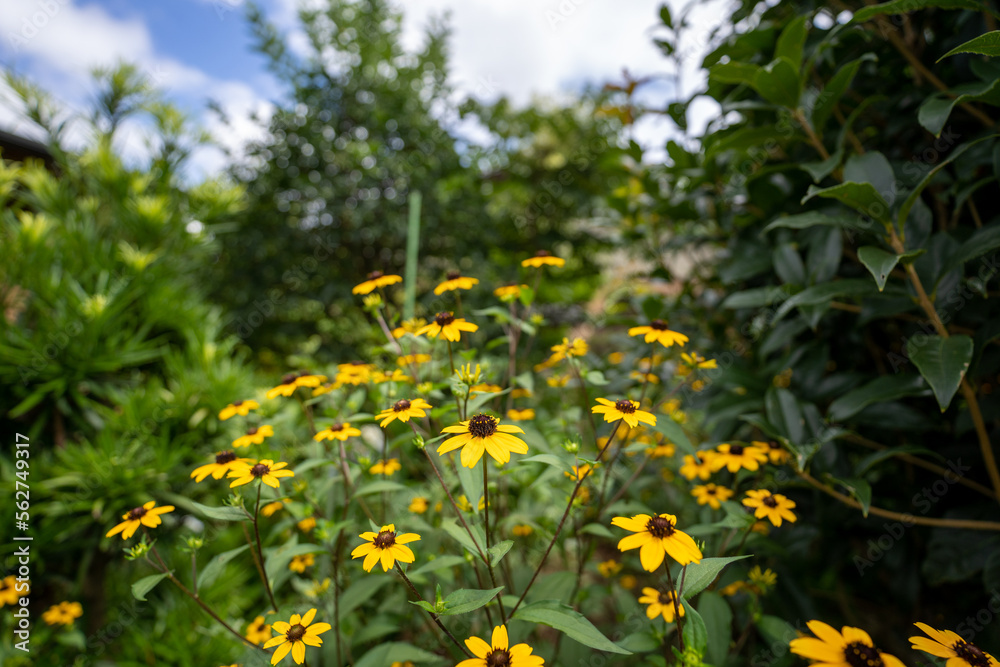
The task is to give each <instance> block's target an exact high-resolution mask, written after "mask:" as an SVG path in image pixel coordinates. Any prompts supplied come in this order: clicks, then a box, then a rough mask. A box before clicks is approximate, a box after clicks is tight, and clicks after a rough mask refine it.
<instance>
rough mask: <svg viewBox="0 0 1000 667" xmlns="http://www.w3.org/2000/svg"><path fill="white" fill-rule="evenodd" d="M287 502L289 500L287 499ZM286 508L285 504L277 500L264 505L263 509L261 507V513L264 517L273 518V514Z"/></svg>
mask: <svg viewBox="0 0 1000 667" xmlns="http://www.w3.org/2000/svg"><path fill="white" fill-rule="evenodd" d="M286 500H287V498H286ZM284 506H285V503H283V502H282V501H280V500H275V501H274V502H270V503H268V504H266V505H264V506H263V507H261V508H260V513H261V514H263V515H264V516H271V515H272V514H274V513H275V512H277V511H278V510H280V509H281V508H282V507H284Z"/></svg>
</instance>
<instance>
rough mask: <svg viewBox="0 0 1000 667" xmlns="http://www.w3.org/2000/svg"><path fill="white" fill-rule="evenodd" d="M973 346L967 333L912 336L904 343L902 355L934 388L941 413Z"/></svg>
mask: <svg viewBox="0 0 1000 667" xmlns="http://www.w3.org/2000/svg"><path fill="white" fill-rule="evenodd" d="M974 347H975V346H974V345H973V342H972V339H971V338H969V337H968V336H950V337H948V338H944V337H942V336H914V337H912V338H910V339H909V340H908V341H907V342H906V354H907V355H908V356H909V357H910V361H912V362H913V363H914V364H915V365H916V367H917V369H918V370H919V371H920V374H921V375H923V376H924V379H925V380H927V383H928V384H929V385H930V386H931V389H933V390H934V396H935V398H937V402H938V405H939V406H941V412H944V411H945V409H946V408H947V407H948V405H949V404H950V403H951V399H952V397H953V396H954V395H955V392H956V391H958V385H959V384H960V383H961V382H962V378H963V377H965V371H967V370H968V369H969V362H970V361H972V351H973V349H974Z"/></svg>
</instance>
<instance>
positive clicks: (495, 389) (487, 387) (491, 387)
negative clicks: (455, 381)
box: [469, 382, 503, 395]
mask: <svg viewBox="0 0 1000 667" xmlns="http://www.w3.org/2000/svg"><path fill="white" fill-rule="evenodd" d="M501 391H503V387H501V386H500V385H498V384H490V383H489V382H480V383H479V384H474V385H472V386H471V387H469V394H470V395H471V394H496V393H499V392H501Z"/></svg>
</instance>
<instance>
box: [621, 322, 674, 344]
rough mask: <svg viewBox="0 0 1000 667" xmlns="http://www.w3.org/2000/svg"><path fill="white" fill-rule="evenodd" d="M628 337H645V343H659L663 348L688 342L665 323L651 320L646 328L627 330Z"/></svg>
mask: <svg viewBox="0 0 1000 667" xmlns="http://www.w3.org/2000/svg"><path fill="white" fill-rule="evenodd" d="M628 335H629V336H645V338H644V340H645V341H646V342H647V343H659V344H660V345H662V346H663V347H670V346H671V345H680V346H682V347H683V345H684V343H686V342H688V337H687V336H685V335H684V334H682V333H678V332H676V331H671V330H670V329H668V328H667V323H666V322H665V321H663V320H653V321H652V322H650V323H649V325H648V326H641V327H632V328H631V329H629V330H628Z"/></svg>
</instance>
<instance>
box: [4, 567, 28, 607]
mask: <svg viewBox="0 0 1000 667" xmlns="http://www.w3.org/2000/svg"><path fill="white" fill-rule="evenodd" d="M26 584H27V582H24V581H22V582H20V584H19V583H18V581H17V577H15V576H14V575H13V574H11V575H8V576H6V577H4V578H3V579H0V607H5V606H8V605H15V604H19V603H18V599H19V598H21V597H24V596H26V595H27V594H28V593H30V592H31V591H30V589H29V588H28V586H27V585H26ZM18 585H20V586H21V590H18Z"/></svg>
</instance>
